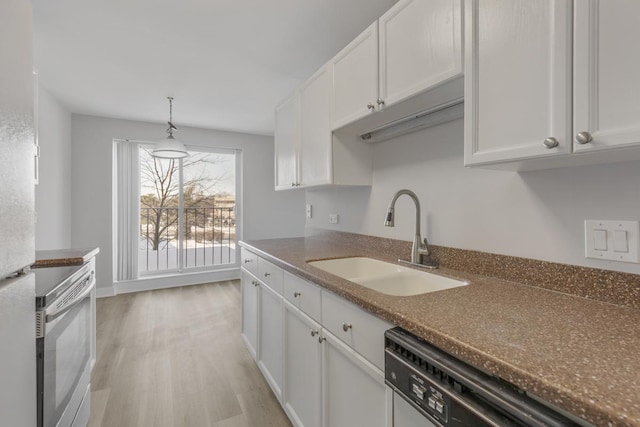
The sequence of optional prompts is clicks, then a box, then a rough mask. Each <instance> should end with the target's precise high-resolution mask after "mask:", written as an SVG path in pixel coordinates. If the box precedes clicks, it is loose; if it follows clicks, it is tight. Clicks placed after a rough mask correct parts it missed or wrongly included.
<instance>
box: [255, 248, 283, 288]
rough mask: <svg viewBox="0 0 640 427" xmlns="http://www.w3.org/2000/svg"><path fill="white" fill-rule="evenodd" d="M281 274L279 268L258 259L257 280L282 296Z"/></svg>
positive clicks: (281, 271)
mask: <svg viewBox="0 0 640 427" xmlns="http://www.w3.org/2000/svg"><path fill="white" fill-rule="evenodd" d="M283 273H284V271H283V270H282V269H281V268H280V267H276V266H275V265H273V264H271V263H270V262H269V261H266V260H264V259H262V258H260V257H258V279H260V280H262V281H263V282H264V283H265V284H266V285H267V286H269V287H270V288H271V289H273V290H274V291H276V292H277V293H278V294H280V295H282V288H283V284H282V280H283V277H282V275H283Z"/></svg>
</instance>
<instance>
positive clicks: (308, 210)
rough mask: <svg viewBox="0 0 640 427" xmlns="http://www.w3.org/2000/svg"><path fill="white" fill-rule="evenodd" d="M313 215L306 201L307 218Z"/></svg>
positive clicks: (309, 204)
mask: <svg viewBox="0 0 640 427" xmlns="http://www.w3.org/2000/svg"><path fill="white" fill-rule="evenodd" d="M312 216H313V212H312V210H311V203H307V218H311V217H312Z"/></svg>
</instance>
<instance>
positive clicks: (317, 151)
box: [299, 66, 333, 187]
mask: <svg viewBox="0 0 640 427" xmlns="http://www.w3.org/2000/svg"><path fill="white" fill-rule="evenodd" d="M331 86H332V85H331V74H330V72H329V67H328V66H325V67H322V68H321V69H320V70H319V71H318V72H317V73H315V74H314V75H313V76H312V77H311V78H310V79H309V80H308V81H307V82H306V83H304V84H303V85H302V87H301V88H300V152H299V153H300V154H299V156H300V185H302V186H305V187H307V186H312V185H322V184H331V182H332V176H333V173H332V149H331V140H332V137H331V96H332V90H331Z"/></svg>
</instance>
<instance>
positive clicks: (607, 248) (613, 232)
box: [584, 220, 640, 263]
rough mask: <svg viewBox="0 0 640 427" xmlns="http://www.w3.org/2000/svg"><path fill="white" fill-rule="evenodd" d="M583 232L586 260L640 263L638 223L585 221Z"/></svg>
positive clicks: (639, 228) (639, 227)
mask: <svg viewBox="0 0 640 427" xmlns="http://www.w3.org/2000/svg"><path fill="white" fill-rule="evenodd" d="M584 232H585V233H584V235H585V242H584V243H585V244H584V246H585V256H586V257H587V258H595V259H608V260H612V261H621V262H634V263H640V258H639V257H638V255H639V254H640V251H639V246H640V222H638V221H598V220H586V221H585V222H584ZM603 233H604V234H603ZM603 239H605V241H603ZM625 239H626V240H625Z"/></svg>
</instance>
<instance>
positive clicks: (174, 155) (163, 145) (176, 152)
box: [151, 96, 189, 159]
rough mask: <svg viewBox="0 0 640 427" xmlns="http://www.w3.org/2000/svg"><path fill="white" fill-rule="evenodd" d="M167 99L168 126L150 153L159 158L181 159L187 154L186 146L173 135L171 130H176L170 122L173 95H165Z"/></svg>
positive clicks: (171, 118) (171, 119)
mask: <svg viewBox="0 0 640 427" xmlns="http://www.w3.org/2000/svg"><path fill="white" fill-rule="evenodd" d="M167 99H168V100H169V127H168V128H167V133H168V134H169V136H167V137H166V138H165V139H163V140H162V141H159V142H157V143H156V145H155V147H154V148H153V151H152V152H151V155H152V156H153V157H158V158H160V159H183V158H185V157H187V156H188V155H189V153H188V152H187V149H186V147H185V146H184V144H183V143H182V142H180V141H179V140H177V139H176V138H175V137H174V136H173V131H175V130H178V128H177V127H175V126H174V125H173V123H172V121H173V97H171V96H169V97H167Z"/></svg>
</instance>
